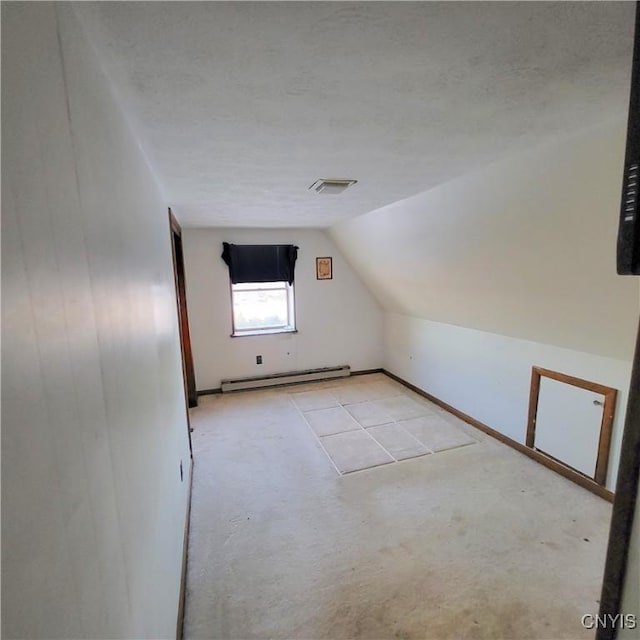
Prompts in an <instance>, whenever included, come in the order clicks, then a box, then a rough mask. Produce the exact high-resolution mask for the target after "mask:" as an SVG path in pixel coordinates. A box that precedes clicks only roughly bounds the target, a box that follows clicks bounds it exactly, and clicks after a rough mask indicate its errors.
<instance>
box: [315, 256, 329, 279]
mask: <svg viewBox="0 0 640 640" xmlns="http://www.w3.org/2000/svg"><path fill="white" fill-rule="evenodd" d="M316 280H333V260H332V259H331V258H316Z"/></svg>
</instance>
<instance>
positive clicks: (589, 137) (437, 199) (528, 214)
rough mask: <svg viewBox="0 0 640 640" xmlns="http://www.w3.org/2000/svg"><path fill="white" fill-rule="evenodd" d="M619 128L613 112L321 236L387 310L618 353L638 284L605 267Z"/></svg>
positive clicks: (629, 327) (609, 255)
mask: <svg viewBox="0 0 640 640" xmlns="http://www.w3.org/2000/svg"><path fill="white" fill-rule="evenodd" d="M625 134H626V120H625V119H624V118H618V119H616V120H613V121H611V122H607V123H604V124H602V125H598V126H597V127H591V128H589V129H587V130H584V131H582V132H579V133H578V134H572V135H570V136H565V137H563V138H562V139H559V140H557V141H553V142H551V143H547V144H544V145H541V146H539V147H536V148H535V149H532V150H530V151H528V152H526V153H520V154H517V155H514V156H512V157H510V158H507V159H504V160H501V161H499V162H497V163H494V164H492V165H488V166H486V167H482V168H481V169H479V170H477V171H473V172H471V173H468V174H466V175H464V176H461V177H460V178H456V179H454V180H452V181H450V182H448V183H446V184H443V185H439V186H438V187H435V188H434V189H431V190H430V191H428V192H426V193H422V194H419V195H417V196H414V197H412V198H408V199H407V200H404V201H402V202H396V203H394V204H391V205H389V206H387V207H382V208H381V209H378V210H376V211H373V212H371V213H368V214H365V215H362V216H358V217H357V218H353V219H351V220H346V221H343V222H341V223H340V224H338V225H336V226H335V227H333V228H332V229H331V230H330V233H331V235H332V236H333V238H334V240H335V241H336V243H337V244H338V246H339V247H340V249H341V250H342V252H343V253H344V254H345V255H346V256H348V258H349V261H350V262H351V264H352V265H353V266H354V267H355V268H356V271H357V272H358V274H359V275H360V276H361V277H362V278H363V280H364V281H365V282H366V284H367V285H368V287H369V288H370V289H371V291H372V292H373V293H374V294H375V295H376V297H377V298H378V300H379V301H380V302H381V304H382V305H383V306H384V308H385V309H386V310H387V311H390V312H394V313H400V314H404V315H408V316H413V317H417V318H424V319H428V320H433V321H436V322H441V323H446V324H451V325H458V326H463V327H467V328H473V329H479V330H482V331H488V332H491V333H496V334H500V335H504V336H511V337H515V338H521V339H525V340H532V341H535V342H539V343H543V344H551V345H556V346H559V347H565V348H569V349H575V350H577V351H584V352H587V353H593V354H598V355H602V356H608V357H611V358H617V359H621V360H626V361H629V360H630V359H631V355H632V354H633V344H634V338H635V331H636V325H637V318H638V283H637V281H636V280H637V279H635V278H629V277H626V278H625V277H621V276H618V275H617V274H616V266H615V265H616V260H615V253H616V232H617V226H618V216H619V208H620V188H621V182H622V178H621V176H622V173H623V164H624V147H625ZM408 339H409V340H418V338H417V337H416V336H411V337H409V338H408ZM543 355H544V354H543V353H542V352H541V357H542V356H543Z"/></svg>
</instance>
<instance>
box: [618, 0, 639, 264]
mask: <svg viewBox="0 0 640 640" xmlns="http://www.w3.org/2000/svg"><path fill="white" fill-rule="evenodd" d="M639 23H640V12H638V9H637V7H636V35H635V42H634V46H633V67H632V70H631V94H630V98H629V120H628V124H627V149H626V153H625V158H624V176H623V179H622V203H621V205H620V222H619V225H618V257H617V266H618V273H619V274H620V275H640V219H638V203H639V202H640V198H639V197H638V196H639V195H640V38H639V33H640V24H639Z"/></svg>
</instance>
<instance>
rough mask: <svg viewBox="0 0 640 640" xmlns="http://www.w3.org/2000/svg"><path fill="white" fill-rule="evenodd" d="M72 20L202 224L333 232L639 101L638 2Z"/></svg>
mask: <svg viewBox="0 0 640 640" xmlns="http://www.w3.org/2000/svg"><path fill="white" fill-rule="evenodd" d="M74 8H75V11H76V12H77V14H78V15H79V17H80V19H81V21H82V22H83V24H84V27H85V29H86V31H87V33H88V36H89V39H90V40H91V42H92V44H93V45H94V47H95V48H96V51H97V53H98V55H99V57H100V59H101V61H102V64H103V67H104V70H105V72H106V73H107V75H108V76H109V78H110V80H111V82H112V84H113V86H114V88H115V91H116V93H117V95H118V98H119V100H120V101H121V104H122V106H123V108H124V110H125V111H126V112H127V114H128V116H129V118H130V120H131V123H132V126H133V127H134V129H135V131H136V134H137V135H138V137H139V139H140V141H141V143H142V145H143V147H144V149H145V152H146V153H147V155H148V157H149V160H150V162H151V164H152V166H153V168H154V170H155V172H156V174H157V176H158V178H159V181H160V182H161V184H162V186H163V189H164V191H165V194H166V197H167V200H168V201H169V203H170V204H171V205H172V206H173V208H174V210H175V211H176V213H177V215H178V217H179V218H180V220H181V222H182V223H183V224H184V225H186V226H258V227H268V226H312V227H328V226H331V225H333V224H335V223H336V222H338V221H341V220H345V219H348V218H350V217H353V216H356V215H359V214H362V213H366V212H368V211H371V210H374V209H377V208H379V207H381V206H384V205H387V204H389V203H392V202H395V201H397V200H400V199H403V198H407V197H409V196H411V195H413V194H416V193H418V192H421V191H424V190H426V189H429V188H431V187H433V186H435V185H438V184H441V183H443V182H446V181H447V180H450V179H451V178H453V177H456V176H459V175H461V174H464V173H466V172H468V171H470V170H472V169H474V168H477V167H478V166H480V165H482V164H486V163H487V162H491V161H493V160H496V159H498V158H501V157H504V156H507V155H509V154H513V153H516V152H518V151H519V150H522V149H525V148H528V147H530V146H532V145H536V144H539V143H540V142H543V141H545V140H548V139H549V138H553V137H555V136H558V135H560V134H566V133H568V132H571V131H573V130H576V129H580V128H583V127H587V126H590V125H592V124H594V123H596V122H598V121H600V120H602V119H605V118H606V117H608V116H610V115H619V114H620V113H622V112H624V110H625V109H626V106H627V99H628V83H629V73H630V59H631V48H632V35H633V12H634V3H627V2H622V3H618V2H595V3H574V2H569V3H565V2H560V3H547V2H540V3H538V2H521V3H517V2H516V3H511V2H495V3H485V2H424V3H423V2H415V3H413V2H371V3H367V2H359V3H341V2H336V3H333V2H231V3H226V2H114V3H110V2H98V3H91V2H89V3H74ZM318 178H355V179H357V180H358V183H357V185H355V186H353V187H351V188H350V189H349V190H347V191H346V192H344V193H343V194H341V195H337V196H334V195H322V194H316V193H314V192H313V191H309V190H308V187H309V186H310V185H311V184H312V183H313V182H314V181H315V180H316V179H318Z"/></svg>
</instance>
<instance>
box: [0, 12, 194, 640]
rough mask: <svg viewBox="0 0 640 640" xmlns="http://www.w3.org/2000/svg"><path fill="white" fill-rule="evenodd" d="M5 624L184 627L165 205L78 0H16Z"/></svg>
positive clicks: (6, 226) (176, 358)
mask: <svg viewBox="0 0 640 640" xmlns="http://www.w3.org/2000/svg"><path fill="white" fill-rule="evenodd" d="M2 130H3V139H2V156H3V157H2V160H3V162H2V183H3V184H2V186H3V190H2V293H3V300H2V302H3V304H2V374H3V378H2V635H3V637H6V638H170V637H173V636H174V635H175V623H176V615H177V607H178V593H179V581H180V569H181V553H182V536H183V527H184V518H185V509H186V498H187V478H185V480H184V482H181V481H180V475H179V465H180V462H181V461H182V462H183V464H184V468H185V471H187V470H188V464H189V450H188V440H187V431H186V420H185V409H184V394H183V386H182V377H181V363H180V353H179V343H178V332H177V321H176V309H175V297H174V296H175V293H174V285H173V275H172V265H171V249H170V242H169V232H168V226H167V209H166V204H165V202H164V201H163V199H162V197H161V196H160V193H159V190H158V187H157V185H156V183H155V182H154V179H153V178H152V176H151V174H150V171H149V168H148V166H147V165H146V163H145V160H144V158H143V155H142V153H141V151H140V148H139V147H138V144H137V142H136V140H135V138H134V137H133V136H132V134H131V131H130V130H129V128H128V127H127V123H126V122H125V120H124V118H123V115H122V113H121V112H120V110H119V109H118V107H117V105H116V102H115V101H114V97H113V95H112V94H111V92H110V89H109V87H108V84H107V82H106V79H105V77H104V76H103V75H102V73H101V70H100V68H99V66H98V64H97V62H96V60H95V58H94V55H93V52H92V51H91V50H90V48H89V47H88V46H87V43H86V42H85V41H84V39H83V36H82V34H81V33H80V32H79V29H78V25H77V23H76V20H75V18H74V15H73V10H72V8H71V7H70V6H68V5H64V4H60V5H54V4H47V3H3V5H2Z"/></svg>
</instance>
